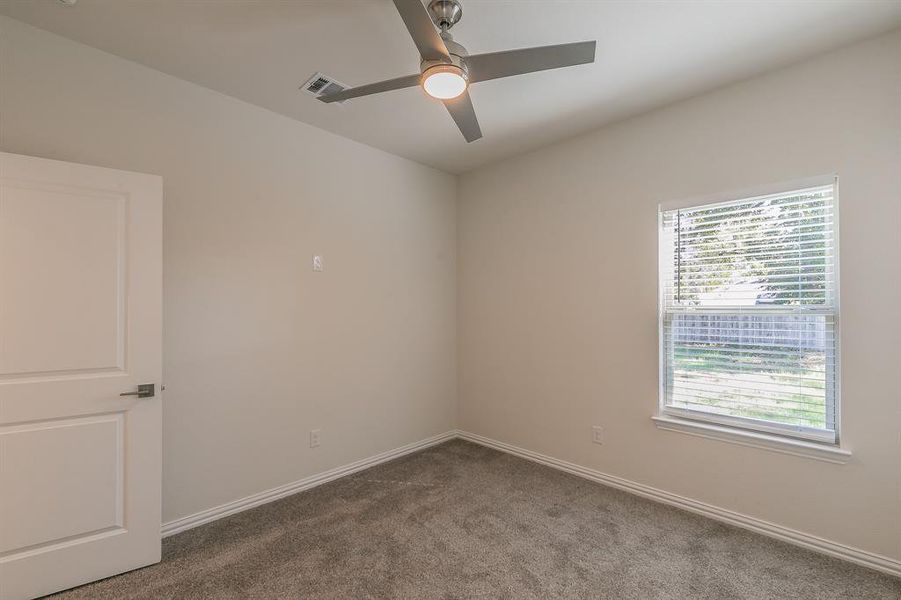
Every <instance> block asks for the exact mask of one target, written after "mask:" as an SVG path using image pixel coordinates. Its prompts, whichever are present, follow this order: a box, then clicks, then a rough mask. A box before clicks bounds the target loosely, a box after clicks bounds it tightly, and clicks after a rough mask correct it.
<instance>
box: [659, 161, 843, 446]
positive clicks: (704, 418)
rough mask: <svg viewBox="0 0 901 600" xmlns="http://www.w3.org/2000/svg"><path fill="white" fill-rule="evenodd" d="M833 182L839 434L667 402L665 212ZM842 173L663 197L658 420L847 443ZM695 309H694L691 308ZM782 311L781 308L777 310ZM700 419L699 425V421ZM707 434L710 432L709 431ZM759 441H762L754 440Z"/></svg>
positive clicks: (835, 407)
mask: <svg viewBox="0 0 901 600" xmlns="http://www.w3.org/2000/svg"><path fill="white" fill-rule="evenodd" d="M827 185H831V186H833V189H832V204H833V206H832V209H833V223H832V235H833V240H834V247H833V251H834V253H835V256H834V276H833V279H834V286H835V307H834V310H832V311H829V312H827V313H826V314H830V315H832V318H833V333H834V348H833V353H834V356H833V361H832V365H831V366H832V377H831V378H830V377H829V376H828V371H827V385H828V382H829V380H830V379H831V380H832V381H833V382H834V383H833V389H832V401H833V413H834V422H833V431H834V435H833V434H830V433H829V432H828V430H820V429H815V428H809V427H802V426H796V425H790V424H784V423H778V422H775V421H765V420H762V419H751V418H747V417H738V416H732V415H721V414H716V413H709V412H705V411H700V410H691V409H685V408H678V407H673V406H667V404H666V352H667V348H666V335H665V331H664V329H665V325H666V316H667V310H666V302H665V297H664V294H665V286H664V281H663V274H664V270H663V269H664V261H666V260H667V259H668V249H667V248H665V247H664V237H665V235H664V226H663V225H664V223H663V216H664V213H665V212H668V211H673V210H679V209H689V208H701V207H704V206H707V205H712V204H721V203H726V202H741V201H743V200H753V199H755V198H758V197H760V196H768V195H773V194H783V193H791V192H794V191H798V190H802V189H805V188H811V187H820V186H827ZM840 220H841V219H840V216H839V179H838V175H837V174H834V173H833V174H829V175H821V176H817V177H810V178H805V179H796V180H792V181H785V182H780V183H775V184H770V185H765V186H758V187H755V188H747V189H743V190H739V191H733V192H728V193H721V194H713V195H709V196H704V197H700V198H698V197H696V198H687V199H683V200H677V201H670V202H661V203H660V204H658V207H657V340H658V357H657V363H658V374H657V378H658V391H657V413H656V415H655V416H654V417H653V418H654V420H655V421H656V422H657V426H658V427H660V428H663V429H670V430H680V431H681V430H683V427H671V426H666V424H667V423H670V424H672V423H674V422H678V423H681V424H683V425H684V429H692V428H696V429H698V430H701V429H709V428H711V427H712V428H716V429H722V430H723V431H725V432H727V435H725V436H714V437H717V438H718V439H727V441H728V438H730V437H733V436H734V434H737V435H741V436H744V435H745V434H747V435H748V437H752V438H754V437H761V436H762V437H772V440H775V441H776V442H779V441H780V440H784V441H786V442H791V443H792V444H799V443H800V444H809V443H813V444H816V445H822V446H826V447H829V448H839V447H840V446H841V404H842V403H841V387H842V386H841V273H840V262H841V259H840V256H841V252H840V248H839V245H840V237H839V222H840ZM767 309H768V307H761V309H759V311H758V312H761V313H765V312H766V311H767ZM686 312H690V311H686ZM698 312H704V313H715V312H718V311H717V310H716V309H712V310H711V309H701V310H699V311H698ZM774 312H781V311H778V310H776V311H774ZM817 312H820V313H821V314H822V311H820V310H817V309H810V310H809V313H810V314H816V313H817ZM695 425H697V427H695ZM704 437H707V436H704ZM752 445H756V444H752Z"/></svg>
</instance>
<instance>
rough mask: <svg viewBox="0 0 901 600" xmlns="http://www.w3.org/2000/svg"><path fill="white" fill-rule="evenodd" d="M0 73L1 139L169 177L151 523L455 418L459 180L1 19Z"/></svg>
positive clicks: (8, 146)
mask: <svg viewBox="0 0 901 600" xmlns="http://www.w3.org/2000/svg"><path fill="white" fill-rule="evenodd" d="M0 77H2V78H0V150H3V151H6V152H14V153H20V154H30V155H34V156H43V157H47V158H54V159H59V160H67V161H74V162H83V163H90V164H96V165H102V166H108V167H114V168H120V169H128V170H134V171H142V172H147V173H155V174H159V175H162V176H163V178H164V194H165V200H164V233H163V235H164V240H163V243H164V248H165V250H164V254H165V256H164V271H165V276H164V286H165V291H164V320H165V334H164V352H165V356H164V378H165V384H166V388H167V389H166V393H165V396H164V400H163V403H164V444H163V447H164V474H163V479H164V481H163V511H164V514H163V516H164V521H169V520H172V519H175V518H177V517H181V516H185V515H188V514H192V513H195V512H197V511H200V510H202V509H206V508H210V507H212V506H215V505H218V504H221V503H224V502H228V501H231V500H235V499H237V498H240V497H243V496H246V495H249V494H253V493H257V492H260V491H263V490H266V489H269V488H272V487H275V486H278V485H281V484H285V483H288V482H291V481H295V480H298V479H300V478H302V477H305V476H308V475H311V474H314V473H318V472H321V471H324V470H326V469H328V468H331V467H335V466H338V465H342V464H346V463H348V462H351V461H353V460H356V459H360V458H363V457H367V456H371V455H373V454H376V453H379V452H382V451H385V450H389V449H392V448H395V447H398V446H401V445H404V444H407V443H409V442H413V441H417V440H420V439H423V438H426V437H429V436H431V435H434V434H437V433H441V432H444V431H447V430H448V429H451V428H452V427H453V426H454V421H455V417H456V413H455V403H456V366H455V335H456V331H455V318H456V317H455V277H456V274H455V244H456V240H455V235H456V234H455V225H456V216H455V195H456V181H455V178H453V177H451V176H449V175H445V174H443V173H440V172H438V171H435V170H433V169H430V168H426V167H423V166H421V165H418V164H415V163H412V162H410V161H408V160H404V159H400V158H397V157H394V156H392V155H389V154H386V153H384V152H381V151H379V150H375V149H373V148H370V147H368V146H364V145H361V144H358V143H355V142H351V141H348V140H346V139H343V138H340V137H337V136H335V135H332V134H329V133H325V132H323V131H321V130H318V129H315V128H313V127H310V126H307V125H304V124H301V123H299V122H296V121H293V120H291V119H288V118H286V117H282V116H278V115H276V114H274V113H270V112H268V111H265V110H263V109H260V108H256V107H254V106H251V105H248V104H245V103H243V102H240V101H237V100H234V99H231V98H228V97H226V96H223V95H220V94H217V93H215V92H212V91H209V90H207V89H204V88H201V87H198V86H195V85H192V84H189V83H186V82H184V81H180V80H178V79H175V78H173V77H169V76H167V75H163V74H161V73H159V72H156V71H153V70H150V69H147V68H145V67H142V66H139V65H137V64H135V63H131V62H128V61H125V60H122V59H119V58H116V57H113V56H111V55H108V54H104V53H102V52H100V51H97V50H94V49H92V48H89V47H86V46H83V45H80V44H77V43H74V42H71V41H68V40H65V39H63V38H59V37H56V36H54V35H51V34H49V33H46V32H43V31H40V30H37V29H33V28H31V27H28V26H26V25H23V24H21V23H19V22H17V21H13V20H10V19H7V18H4V17H0ZM297 101H298V102H309V101H310V99H309V98H308V97H304V96H302V95H301V94H300V93H298V97H297ZM314 252H315V253H321V254H322V255H323V256H324V260H325V271H324V272H323V273H315V274H314V273H313V272H312V271H311V267H310V261H311V256H312V254H313V253H314ZM313 428H321V429H322V433H323V441H322V446H321V447H320V448H317V449H315V450H312V449H310V448H309V443H308V439H309V438H308V432H309V430H311V429H313Z"/></svg>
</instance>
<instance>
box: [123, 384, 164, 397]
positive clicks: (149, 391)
mask: <svg viewBox="0 0 901 600" xmlns="http://www.w3.org/2000/svg"><path fill="white" fill-rule="evenodd" d="M119 395H120V396H137V397H138V398H153V397H154V396H155V395H156V385H155V384H153V383H142V384H140V385H139V386H138V390H137V391H136V392H122V393H121V394H119Z"/></svg>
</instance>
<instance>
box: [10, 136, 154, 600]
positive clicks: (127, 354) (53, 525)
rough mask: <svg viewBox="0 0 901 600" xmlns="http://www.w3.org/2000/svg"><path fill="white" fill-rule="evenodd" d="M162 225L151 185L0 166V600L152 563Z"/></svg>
mask: <svg viewBox="0 0 901 600" xmlns="http://www.w3.org/2000/svg"><path fill="white" fill-rule="evenodd" d="M161 212H162V182H161V180H160V178H159V177H155V176H151V175H143V174H138V173H129V172H124V171H115V170H112V169H102V168H98V167H89V166H85V165H75V164H70V163H63V162H58V161H50V160H45V159H38V158H32V157H24V156H16V155H11V154H2V153H0V599H2V600H13V599H19V598H32V597H36V596H40V595H43V594H47V593H50V592H54V591H58V590H61V589H65V588H68V587H73V586H75V585H80V584H82V583H86V582H89V581H92V580H94V579H99V578H102V577H107V576H110V575H113V574H116V573H120V572H123V571H126V570H129V569H133V568H137V567H140V566H144V565H147V564H151V563H153V562H157V561H158V560H159V558H160V465H161V459H160V444H161V424H160V402H161V398H160V393H159V383H160V376H161V329H162V327H161V323H162V317H161V311H162V302H161V288H162V281H161V264H162V256H161V225H162V214H161ZM144 383H154V384H156V386H157V393H156V395H155V396H154V397H152V398H143V399H140V398H137V397H135V396H121V395H120V394H122V393H128V392H132V391H134V390H135V389H136V387H137V385H138V384H144Z"/></svg>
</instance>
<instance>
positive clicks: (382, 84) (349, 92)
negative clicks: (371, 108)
mask: <svg viewBox="0 0 901 600" xmlns="http://www.w3.org/2000/svg"><path fill="white" fill-rule="evenodd" d="M421 78H422V75H420V74H419V73H416V74H415V75H405V76H404V77H398V78H396V79H388V80H386V81H379V82H378V83H370V84H369V85H360V86H357V87H355V88H348V89H346V90H344V91H343V92H338V93H337V94H329V95H328V96H319V100H321V101H323V102H341V101H342V100H349V99H350V98H359V97H360V96H369V95H370V94H378V93H381V92H390V91H391V90H399V89H403V88H408V87H413V86H416V85H419V80H420V79H421Z"/></svg>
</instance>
